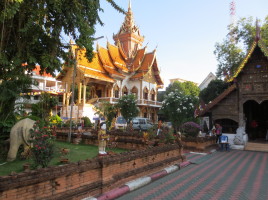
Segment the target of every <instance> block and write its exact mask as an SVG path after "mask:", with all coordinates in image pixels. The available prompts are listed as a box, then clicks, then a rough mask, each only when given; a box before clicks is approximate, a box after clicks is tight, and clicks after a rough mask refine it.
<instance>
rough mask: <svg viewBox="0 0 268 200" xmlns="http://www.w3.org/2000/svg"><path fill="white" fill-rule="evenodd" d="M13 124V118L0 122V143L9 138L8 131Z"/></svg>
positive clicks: (14, 121) (14, 120)
mask: <svg viewBox="0 0 268 200" xmlns="http://www.w3.org/2000/svg"><path fill="white" fill-rule="evenodd" d="M15 123H16V119H15V118H8V119H6V120H5V121H0V142H1V141H4V140H6V139H8V138H9V135H10V130H11V128H12V127H13V126H14V124H15Z"/></svg>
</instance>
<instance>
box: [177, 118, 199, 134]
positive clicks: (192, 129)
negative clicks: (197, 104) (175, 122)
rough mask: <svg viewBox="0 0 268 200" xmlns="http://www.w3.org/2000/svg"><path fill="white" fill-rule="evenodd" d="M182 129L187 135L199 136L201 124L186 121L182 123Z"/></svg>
mask: <svg viewBox="0 0 268 200" xmlns="http://www.w3.org/2000/svg"><path fill="white" fill-rule="evenodd" d="M180 129H181V132H182V133H183V134H184V135H185V137H197V136H198V134H199V131H200V130H201V126H200V125H199V124H197V123H195V122H185V123H184V124H182V125H181V127H180Z"/></svg>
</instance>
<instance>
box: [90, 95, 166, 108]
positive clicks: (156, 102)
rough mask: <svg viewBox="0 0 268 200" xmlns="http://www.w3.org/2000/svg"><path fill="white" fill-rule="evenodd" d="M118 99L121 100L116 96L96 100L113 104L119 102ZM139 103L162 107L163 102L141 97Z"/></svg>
mask: <svg viewBox="0 0 268 200" xmlns="http://www.w3.org/2000/svg"><path fill="white" fill-rule="evenodd" d="M118 100H119V98H114V97H101V98H98V99H96V101H98V102H110V103H112V104H114V103H117V102H118ZM96 101H95V102H96ZM137 105H147V106H153V107H161V106H162V102H159V101H152V100H147V99H139V100H138V101H137Z"/></svg>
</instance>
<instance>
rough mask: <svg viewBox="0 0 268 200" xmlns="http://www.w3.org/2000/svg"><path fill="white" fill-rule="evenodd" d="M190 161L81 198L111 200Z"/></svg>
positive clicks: (188, 163)
mask: <svg viewBox="0 0 268 200" xmlns="http://www.w3.org/2000/svg"><path fill="white" fill-rule="evenodd" d="M190 164H191V162H190V161H189V160H187V161H185V162H182V163H180V164H178V165H171V166H169V167H166V168H164V169H163V170H161V171H159V172H156V173H153V174H151V175H148V176H144V177H141V178H138V179H135V180H133V181H129V182H127V183H125V185H123V186H121V187H118V188H115V189H113V190H111V191H109V192H106V193H103V194H102V195H100V196H98V197H87V198H84V199H83V200H112V199H115V198H118V197H120V196H122V195H124V194H126V193H128V192H131V191H133V190H136V189H138V188H141V187H143V186H144V185H147V184H149V183H151V182H153V181H155V180H157V179H159V178H162V177H164V176H166V175H168V174H170V173H172V172H175V171H177V170H179V169H181V168H184V167H187V166H188V165H190Z"/></svg>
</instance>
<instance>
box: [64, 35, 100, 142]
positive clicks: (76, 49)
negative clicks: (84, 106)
mask: <svg viewBox="0 0 268 200" xmlns="http://www.w3.org/2000/svg"><path fill="white" fill-rule="evenodd" d="M103 37H104V36H100V37H97V38H93V41H95V40H99V39H102V38H103ZM71 45H73V44H71ZM78 50H79V48H75V51H74V55H75V63H74V69H73V80H72V99H71V111H70V112H71V113H70V130H69V134H68V142H71V138H72V121H73V120H72V118H73V106H74V94H75V90H74V85H75V77H76V68H77V51H78Z"/></svg>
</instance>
